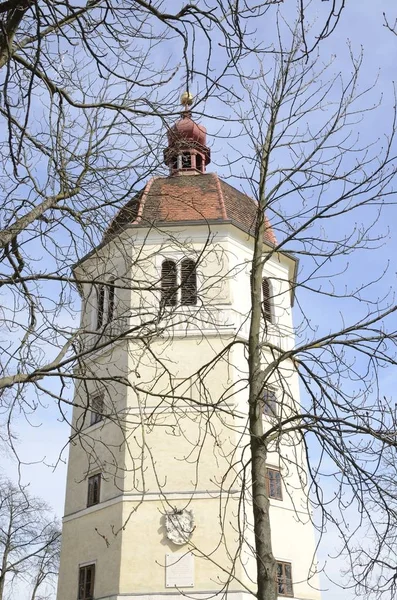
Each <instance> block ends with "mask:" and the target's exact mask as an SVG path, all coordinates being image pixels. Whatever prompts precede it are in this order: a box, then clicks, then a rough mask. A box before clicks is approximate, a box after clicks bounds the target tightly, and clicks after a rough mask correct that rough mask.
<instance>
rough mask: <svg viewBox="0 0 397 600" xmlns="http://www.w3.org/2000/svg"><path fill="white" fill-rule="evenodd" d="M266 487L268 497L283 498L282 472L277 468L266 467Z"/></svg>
mask: <svg viewBox="0 0 397 600" xmlns="http://www.w3.org/2000/svg"><path fill="white" fill-rule="evenodd" d="M266 488H267V495H268V498H273V499H274V500H282V499H283V489H282V484H281V473H280V471H278V470H277V469H266Z"/></svg>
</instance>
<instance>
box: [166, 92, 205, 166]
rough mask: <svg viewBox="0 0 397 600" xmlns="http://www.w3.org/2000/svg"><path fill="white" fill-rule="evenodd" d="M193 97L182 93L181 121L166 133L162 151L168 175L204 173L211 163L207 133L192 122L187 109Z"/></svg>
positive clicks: (187, 93)
mask: <svg viewBox="0 0 397 600" xmlns="http://www.w3.org/2000/svg"><path fill="white" fill-rule="evenodd" d="M192 103H193V96H192V95H191V94H190V93H189V92H184V93H183V94H182V96H181V104H182V106H183V107H184V110H183V112H182V115H181V119H179V121H177V122H176V123H175V125H173V127H171V129H170V130H169V131H168V134H167V136H168V148H166V149H165V150H164V162H165V164H166V165H168V167H169V169H170V175H183V174H187V173H189V174H191V175H193V174H195V173H197V174H199V173H205V170H206V166H207V165H208V164H209V163H210V162H211V151H210V149H209V148H208V146H207V131H206V129H205V127H203V125H198V124H197V123H195V121H193V119H192V114H191V112H190V110H189V107H190V106H191V105H192Z"/></svg>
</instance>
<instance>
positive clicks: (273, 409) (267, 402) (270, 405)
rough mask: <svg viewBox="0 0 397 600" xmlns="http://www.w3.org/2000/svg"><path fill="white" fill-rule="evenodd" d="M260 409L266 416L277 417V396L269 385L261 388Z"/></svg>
mask: <svg viewBox="0 0 397 600" xmlns="http://www.w3.org/2000/svg"><path fill="white" fill-rule="evenodd" d="M262 402H263V404H262V407H263V408H262V411H263V414H264V415H265V416H266V417H277V412H278V411H277V396H276V392H275V391H274V390H273V389H272V388H269V387H265V389H264V390H263V401H262Z"/></svg>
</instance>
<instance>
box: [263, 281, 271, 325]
mask: <svg viewBox="0 0 397 600" xmlns="http://www.w3.org/2000/svg"><path fill="white" fill-rule="evenodd" d="M262 313H263V318H264V319H265V321H267V322H268V323H272V322H273V314H272V302H271V287H270V283H269V280H268V278H267V277H264V278H263V279H262Z"/></svg>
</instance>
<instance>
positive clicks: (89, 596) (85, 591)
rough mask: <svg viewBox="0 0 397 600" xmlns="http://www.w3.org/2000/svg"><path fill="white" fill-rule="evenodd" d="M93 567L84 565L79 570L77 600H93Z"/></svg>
mask: <svg viewBox="0 0 397 600" xmlns="http://www.w3.org/2000/svg"><path fill="white" fill-rule="evenodd" d="M94 581H95V565H86V566H85V567H80V570H79V600H93V598H94Z"/></svg>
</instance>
